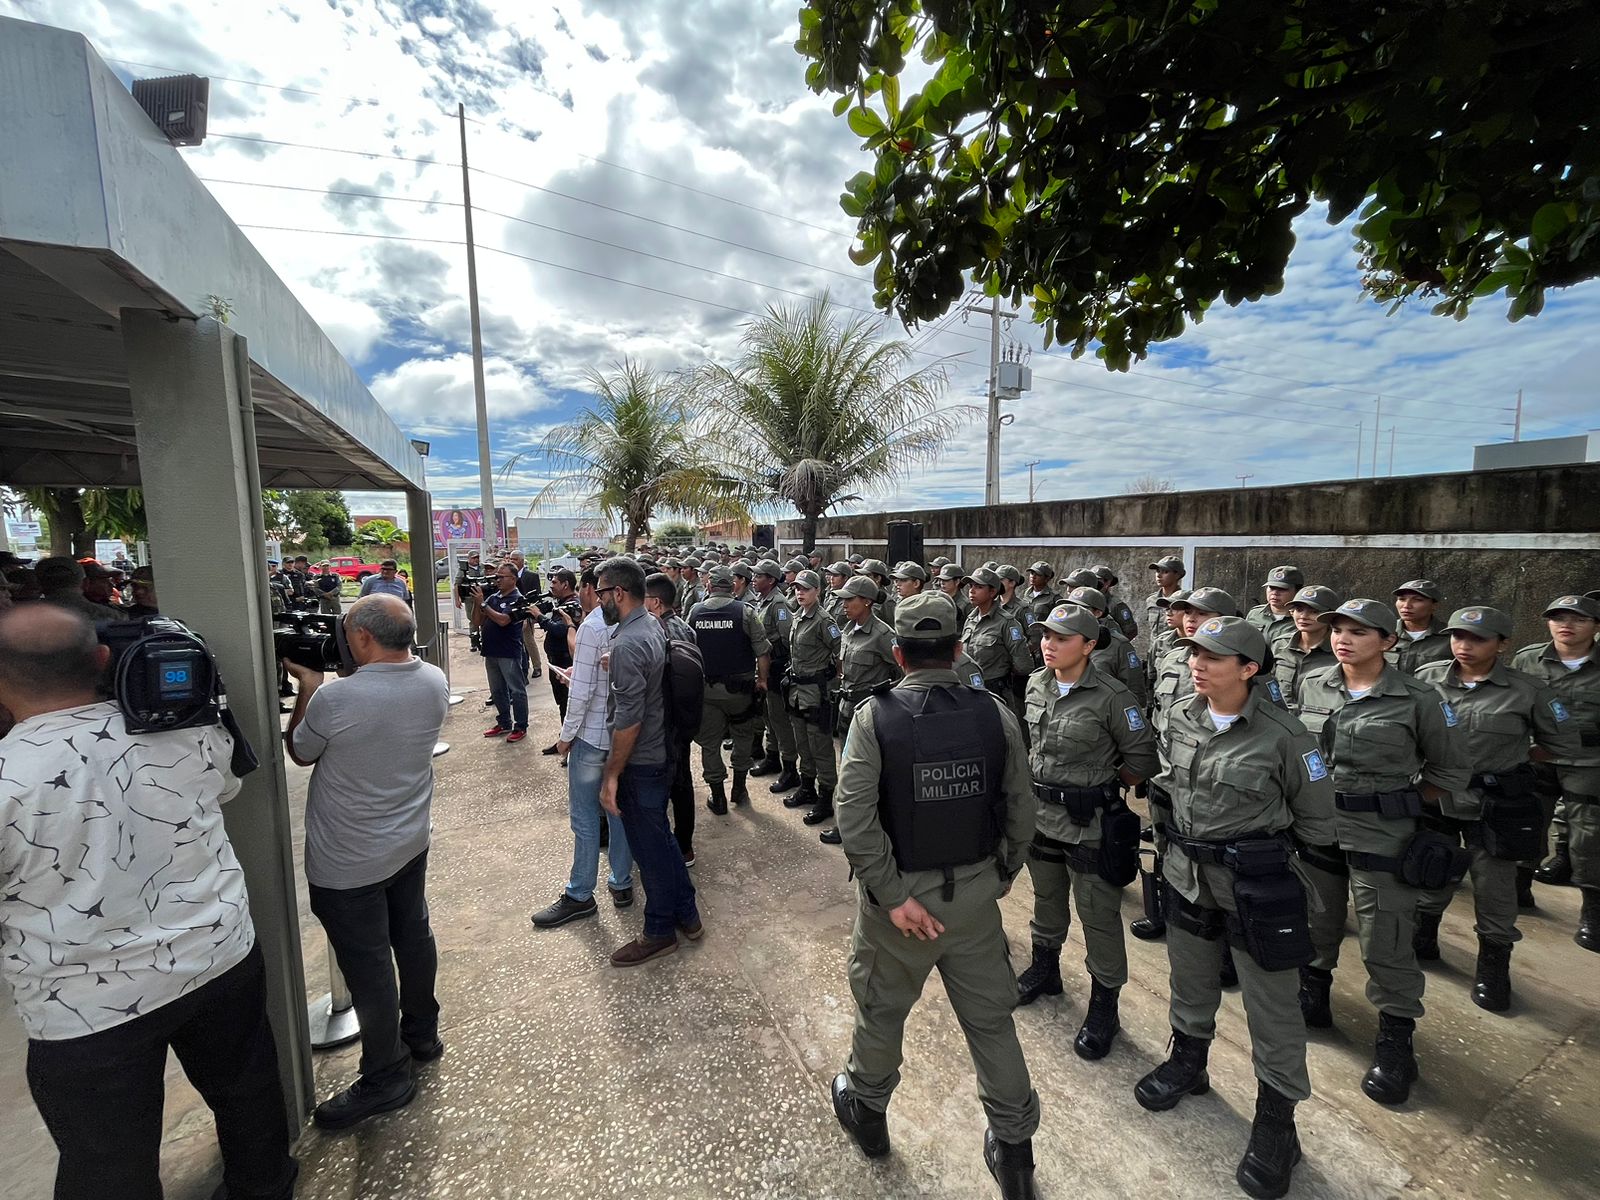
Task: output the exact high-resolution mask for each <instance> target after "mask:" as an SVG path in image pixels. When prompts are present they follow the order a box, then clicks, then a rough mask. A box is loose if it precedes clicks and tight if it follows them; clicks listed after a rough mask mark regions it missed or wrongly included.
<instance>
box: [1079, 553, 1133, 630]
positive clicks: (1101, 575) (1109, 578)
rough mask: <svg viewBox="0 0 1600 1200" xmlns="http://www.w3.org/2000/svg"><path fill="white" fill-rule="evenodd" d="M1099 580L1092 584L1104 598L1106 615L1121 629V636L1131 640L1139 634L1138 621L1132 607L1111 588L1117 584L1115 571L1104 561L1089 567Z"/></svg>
mask: <svg viewBox="0 0 1600 1200" xmlns="http://www.w3.org/2000/svg"><path fill="white" fill-rule="evenodd" d="M1090 570H1092V571H1093V572H1094V574H1095V578H1096V579H1097V580H1098V581H1099V582H1098V583H1096V584H1095V585H1094V586H1095V588H1096V590H1098V591H1099V592H1100V593H1101V594H1102V595H1104V596H1105V598H1106V616H1107V617H1108V618H1110V620H1111V621H1112V622H1113V623H1114V624H1115V625H1116V627H1117V628H1118V629H1120V630H1121V631H1122V636H1123V637H1124V638H1126V639H1127V640H1128V641H1130V642H1131V641H1133V640H1134V639H1135V638H1137V637H1138V636H1139V623H1138V621H1136V620H1134V616H1133V609H1131V608H1129V607H1128V605H1127V604H1126V603H1125V602H1124V601H1123V599H1122V597H1121V596H1118V595H1117V594H1116V593H1114V592H1113V591H1112V590H1111V589H1112V588H1114V587H1116V586H1117V583H1118V579H1117V573H1116V572H1115V571H1113V570H1112V569H1111V568H1110V567H1108V566H1106V565H1105V564H1104V563H1101V564H1099V565H1098V566H1094V567H1091V568H1090Z"/></svg>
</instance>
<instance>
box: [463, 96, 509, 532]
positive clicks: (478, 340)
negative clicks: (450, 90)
mask: <svg viewBox="0 0 1600 1200" xmlns="http://www.w3.org/2000/svg"><path fill="white" fill-rule="evenodd" d="M456 119H457V120H458V121H459V122H460V123H461V200H462V205H461V211H462V212H463V213H464V214H465V215H466V218H467V307H468V310H469V311H470V313H471V316H472V399H473V403H474V405H475V407H476V409H477V414H478V490H479V491H480V492H481V493H482V504H483V540H484V541H485V542H488V543H490V544H494V543H496V542H497V541H498V535H499V532H500V527H499V525H498V523H497V522H496V521H495V512H494V471H493V469H492V468H491V467H490V465H489V401H488V399H487V398H486V397H485V395H484V387H483V328H482V326H481V325H480V324H479V321H478V253H477V247H476V245H475V244H474V243H473V240H472V177H471V172H470V171H469V170H468V168H467V106H466V105H465V104H459V103H458V104H457V105H456ZM484 549H485V551H487V550H488V546H485V547H484Z"/></svg>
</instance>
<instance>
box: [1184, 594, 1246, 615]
mask: <svg viewBox="0 0 1600 1200" xmlns="http://www.w3.org/2000/svg"><path fill="white" fill-rule="evenodd" d="M1167 607H1169V608H1192V609H1194V611H1195V612H1203V613H1216V614H1217V615H1218V616H1222V617H1236V616H1238V615H1239V604H1238V602H1237V601H1236V600H1234V598H1233V597H1232V596H1230V595H1228V593H1227V592H1225V591H1223V590H1222V589H1221V588H1211V587H1204V588H1195V589H1194V591H1192V592H1190V593H1189V594H1188V595H1187V596H1185V597H1184V598H1183V599H1182V600H1179V599H1177V598H1176V597H1174V598H1173V600H1172V603H1171V604H1169V605H1168V606H1167Z"/></svg>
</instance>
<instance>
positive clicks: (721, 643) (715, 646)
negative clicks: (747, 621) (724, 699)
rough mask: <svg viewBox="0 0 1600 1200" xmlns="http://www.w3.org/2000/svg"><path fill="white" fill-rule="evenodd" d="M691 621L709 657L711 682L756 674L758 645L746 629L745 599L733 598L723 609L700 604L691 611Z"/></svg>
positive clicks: (703, 652)
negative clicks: (752, 641) (756, 645)
mask: <svg viewBox="0 0 1600 1200" xmlns="http://www.w3.org/2000/svg"><path fill="white" fill-rule="evenodd" d="M689 624H690V625H691V626H692V627H693V628H694V640H695V645H697V646H699V647H700V657H701V658H702V659H704V660H705V664H706V682H707V683H715V682H716V681H717V680H719V679H726V678H728V677H729V676H731V675H754V674H755V673H756V648H755V646H754V645H752V644H751V642H750V635H749V634H747V633H746V632H745V631H744V601H742V600H732V601H730V602H728V603H727V604H725V605H723V606H722V607H721V608H707V607H706V606H705V603H704V602H702V603H700V604H697V605H695V607H694V611H693V612H691V613H690V614H689Z"/></svg>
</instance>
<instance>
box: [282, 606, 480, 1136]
mask: <svg viewBox="0 0 1600 1200" xmlns="http://www.w3.org/2000/svg"><path fill="white" fill-rule="evenodd" d="M491 628H498V626H496V625H493V624H490V623H487V622H486V623H485V625H484V629H485V630H486V631H487V630H489V629H491ZM344 629H345V635H346V639H347V641H348V643H349V647H350V656H351V658H352V659H353V660H354V662H355V670H354V672H353V673H351V674H349V675H347V676H344V677H342V678H336V679H332V680H329V681H327V682H326V683H324V682H323V674H322V672H321V671H317V670H313V669H311V668H309V667H305V666H302V665H299V664H297V663H293V662H289V661H288V660H285V665H286V666H287V668H288V670H289V671H290V673H292V674H293V675H294V677H295V679H296V680H297V681H298V682H299V684H300V697H299V699H298V700H297V701H296V703H295V708H294V714H293V715H292V716H291V717H290V718H289V725H288V728H287V729H286V730H285V731H284V735H283V737H284V743H285V745H286V746H287V747H288V751H289V757H290V758H292V759H294V761H295V762H297V763H299V764H300V765H301V766H303V767H312V768H313V770H312V773H311V786H310V790H309V792H308V793H307V797H306V883H307V885H308V886H309V891H310V897H311V911H312V913H314V914H315V915H316V917H317V919H318V920H319V921H321V922H322V927H323V929H325V930H326V931H327V934H328V942H329V944H330V945H332V947H333V954H334V958H335V959H336V960H337V962H338V964H339V970H340V971H342V972H343V973H344V977H345V982H346V983H348V984H349V986H350V997H351V999H352V1000H353V1001H354V1002H355V1009H356V1015H357V1016H358V1017H359V1018H360V1020H361V1067H360V1076H359V1078H357V1080H356V1081H355V1083H353V1084H351V1085H350V1086H349V1087H347V1088H346V1089H345V1090H344V1091H342V1092H340V1093H338V1094H337V1095H336V1096H334V1097H333V1098H332V1099H329V1100H325V1101H323V1102H322V1103H321V1104H319V1105H317V1108H316V1113H315V1119H316V1122H317V1124H318V1125H320V1126H322V1127H323V1128H324V1129H344V1128H347V1127H349V1126H351V1125H354V1124H356V1123H357V1122H358V1121H362V1120H364V1119H366V1118H367V1117H370V1116H373V1115H374V1114H376V1113H381V1112H388V1111H389V1110H390V1109H395V1108H400V1107H402V1106H404V1105H406V1104H409V1103H410V1102H411V1098H412V1097H413V1096H415V1095H416V1091H417V1087H416V1083H415V1082H414V1081H413V1080H412V1078H411V1064H412V1061H413V1060H416V1061H420V1062H426V1061H428V1060H431V1059H435V1058H438V1057H439V1055H440V1054H442V1053H443V1052H444V1044H443V1043H442V1042H441V1041H440V1040H439V1002H438V1001H437V1000H436V999H435V998H434V992H433V985H434V977H435V976H436V975H437V973H438V966H439V958H438V951H437V949H436V948H435V946H434V940H433V930H432V928H431V926H430V925H429V923H428V902H427V896H426V892H425V884H426V879H427V871H428V845H429V834H430V829H431V820H430V813H431V809H432V804H433V747H434V745H435V743H436V742H437V741H438V740H439V730H440V728H441V727H442V726H443V725H444V718H445V713H446V712H447V711H448V707H449V696H450V688H449V685H448V684H447V683H446V682H445V677H444V672H442V671H440V670H439V668H438V667H435V666H434V665H433V664H431V663H425V662H423V661H422V660H421V659H419V658H416V657H415V656H414V655H413V654H412V652H411V647H412V643H413V641H414V639H415V636H416V631H417V625H416V619H415V618H414V617H413V616H412V614H411V610H410V609H409V608H407V607H406V604H405V601H403V600H401V599H400V598H399V597H397V596H364V597H362V598H361V599H360V600H357V601H356V602H355V603H354V604H353V605H351V606H350V611H349V612H348V613H346V614H345V618H344ZM491 661H492V660H491ZM397 968H398V971H399V984H398V987H397V986H396V982H395V973H396V969H397Z"/></svg>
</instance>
